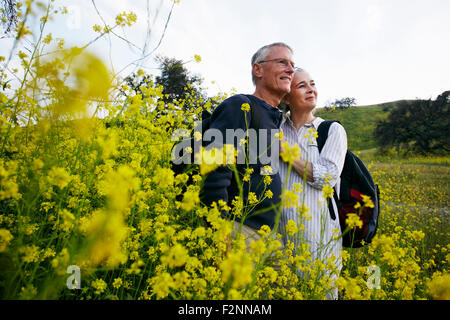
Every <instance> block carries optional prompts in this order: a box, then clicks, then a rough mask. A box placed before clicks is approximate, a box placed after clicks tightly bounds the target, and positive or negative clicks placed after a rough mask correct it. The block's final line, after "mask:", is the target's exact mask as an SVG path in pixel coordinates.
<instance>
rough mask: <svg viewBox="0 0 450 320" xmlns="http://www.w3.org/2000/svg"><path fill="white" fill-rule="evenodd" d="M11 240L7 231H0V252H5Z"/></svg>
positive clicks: (11, 237) (10, 235)
mask: <svg viewBox="0 0 450 320" xmlns="http://www.w3.org/2000/svg"><path fill="white" fill-rule="evenodd" d="M13 238H14V237H13V235H12V234H11V232H9V230H6V229H0V252H3V251H6V248H7V247H8V245H9V243H10V242H11V240H12V239H13Z"/></svg>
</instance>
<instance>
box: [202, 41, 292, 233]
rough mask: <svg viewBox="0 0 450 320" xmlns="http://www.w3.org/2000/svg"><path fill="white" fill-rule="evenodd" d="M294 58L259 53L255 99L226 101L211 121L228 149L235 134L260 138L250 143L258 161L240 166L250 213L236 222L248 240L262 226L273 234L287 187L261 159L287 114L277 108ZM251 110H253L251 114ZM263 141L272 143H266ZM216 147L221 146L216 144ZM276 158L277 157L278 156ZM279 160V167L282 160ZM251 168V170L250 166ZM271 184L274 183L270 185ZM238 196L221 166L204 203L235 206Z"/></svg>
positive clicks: (271, 50) (278, 46) (275, 51)
mask: <svg viewBox="0 0 450 320" xmlns="http://www.w3.org/2000/svg"><path fill="white" fill-rule="evenodd" d="M292 55H293V50H292V49H291V48H290V47H289V46H288V45H286V44H284V43H281V42H278V43H272V44H270V45H266V46H264V47H262V48H260V49H259V50H258V51H257V52H256V53H255V54H254V55H253V57H252V60H251V63H252V81H253V83H254V85H255V91H254V93H253V95H244V94H237V95H234V96H232V97H230V98H228V99H226V100H225V101H223V102H222V103H221V104H220V105H219V106H218V107H217V108H216V109H215V110H214V112H213V115H212V118H211V121H212V122H211V126H210V130H216V131H218V132H220V133H222V137H223V141H220V143H228V142H227V141H225V137H226V136H227V134H229V133H230V129H231V131H235V132H237V131H242V130H244V131H246V130H247V129H254V130H255V132H257V135H256V137H257V139H256V140H257V141H255V140H253V141H252V140H249V141H248V144H250V146H248V147H249V149H248V150H250V153H251V154H250V155H249V158H252V156H253V159H254V160H256V161H255V162H254V163H252V162H251V161H248V160H249V159H248V158H247V161H246V162H247V163H245V162H244V163H242V161H241V162H239V161H238V163H237V166H236V167H237V171H238V172H239V176H240V179H243V185H242V192H243V193H242V195H243V200H244V205H245V204H249V206H248V207H247V210H244V214H242V212H237V215H236V221H238V222H242V223H243V226H242V233H244V234H245V235H246V236H247V237H249V238H251V237H253V236H255V237H257V236H258V234H257V231H258V230H259V229H260V228H261V227H262V226H263V225H267V226H269V227H270V228H271V229H273V227H274V225H275V220H276V216H277V212H279V210H280V208H279V207H280V195H281V187H282V182H281V179H280V176H279V174H278V172H277V171H273V172H272V173H271V174H270V173H269V172H266V173H265V174H263V173H262V172H263V170H261V169H264V167H265V165H267V163H263V162H262V161H261V159H263V158H264V157H262V154H261V153H264V152H267V150H261V149H264V148H259V147H258V146H261V145H263V146H264V145H266V146H269V149H270V145H271V144H273V141H274V140H273V135H272V134H271V133H273V132H274V131H276V130H278V129H279V128H280V125H281V122H282V112H281V111H280V110H279V109H278V108H277V106H278V105H279V103H280V101H281V99H282V98H283V97H284V96H285V95H286V94H287V93H289V91H290V87H291V80H292V75H293V72H294V63H293V62H292ZM243 105H244V107H243ZM248 106H250V108H254V109H253V110H250V111H249V110H248ZM264 130H265V131H266V132H264ZM247 132H248V131H247ZM264 139H267V141H261V140H264ZM236 140H237V139H236ZM215 143H216V145H217V141H215ZM232 143H233V144H234V146H235V147H236V148H237V149H238V147H239V146H240V144H241V145H242V140H241V141H233V142H232ZM264 143H265V144H264ZM256 144H257V145H258V146H256ZM258 148H259V149H260V150H259V153H258V156H255V155H254V154H253V153H254V152H253V151H255V150H257V149H258ZM275 149H276V150H275ZM272 150H273V151H274V152H275V151H276V152H278V148H272ZM269 151H270V150H269ZM276 154H277V155H278V153H276ZM238 160H239V157H238ZM250 160H251V159H250ZM275 160H276V161H278V157H277V158H276V159H275ZM249 162H250V164H248V163H249ZM267 174H269V175H270V179H267V178H266V179H264V178H265V176H266V175H267ZM268 182H270V183H269V184H268ZM267 191H269V192H267ZM239 195H240V188H239V184H238V183H237V181H236V179H235V175H234V173H233V171H232V170H231V169H230V168H228V167H226V166H221V167H219V168H218V169H216V170H215V171H213V172H211V173H210V174H209V175H208V176H207V178H206V179H205V183H204V186H203V189H202V192H201V199H202V201H203V203H204V204H206V205H210V204H212V203H213V202H218V201H219V200H223V201H225V203H227V204H228V205H229V206H232V204H233V200H235V198H236V197H237V196H239ZM255 198H257V199H259V200H260V201H259V203H258V204H256V202H258V201H255V200H256V199H255ZM261 199H262V200H261ZM253 202H255V204H256V205H255V206H253V205H252V203H253ZM249 208H250V209H249ZM224 214H226V213H224ZM235 226H236V223H235Z"/></svg>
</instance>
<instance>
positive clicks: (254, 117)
mask: <svg viewBox="0 0 450 320" xmlns="http://www.w3.org/2000/svg"><path fill="white" fill-rule="evenodd" d="M245 96H246V97H247V98H248V100H249V102H248V103H249V104H250V114H251V121H250V126H249V128H253V129H256V130H258V129H259V128H260V127H261V124H260V123H261V115H260V110H259V107H258V106H256V103H255V100H254V97H253V96H252V95H245ZM211 118H212V113H211V112H209V111H207V110H203V111H202V121H201V128H200V132H201V134H202V136H203V134H204V133H205V131H206V130H208V129H209V127H210V126H211V121H212V120H211ZM193 133H194V130H192V131H191V133H190V136H189V138H188V139H189V140H190V147H191V148H192V150H193V151H194V137H193ZM178 143H179V142H177V143H175V144H174V145H173V147H172V150H171V159H170V169H171V170H172V171H173V172H174V174H175V176H176V175H178V174H182V173H188V172H189V173H190V174H188V181H187V182H186V186H185V187H184V188H183V192H182V193H181V194H179V195H177V197H176V199H177V200H178V201H181V200H182V198H183V193H184V191H185V190H186V187H187V186H188V185H191V184H192V182H193V181H192V176H193V175H194V174H195V173H198V171H199V168H198V165H196V164H195V162H194V156H195V155H194V152H191V153H190V155H189V156H190V164H187V163H184V162H182V163H179V164H176V163H174V162H173V155H172V153H173V152H174V149H175V148H176V146H177V145H178ZM205 144H206V143H205V141H202V146H203V147H206V145H205ZM175 152H176V151H175ZM185 160H186V159H185ZM192 166H193V170H192V172H191V171H190V170H189V168H191V167H192Z"/></svg>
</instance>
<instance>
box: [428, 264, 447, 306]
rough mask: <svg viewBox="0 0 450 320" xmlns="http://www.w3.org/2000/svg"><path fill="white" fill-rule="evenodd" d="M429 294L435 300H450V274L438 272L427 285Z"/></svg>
mask: <svg viewBox="0 0 450 320" xmlns="http://www.w3.org/2000/svg"><path fill="white" fill-rule="evenodd" d="M427 288H428V292H429V293H430V294H431V296H432V297H433V298H434V299H437V300H450V274H449V273H447V272H445V273H444V274H442V273H441V272H439V271H437V272H435V273H434V274H433V277H432V279H431V280H430V281H429V282H428V284H427Z"/></svg>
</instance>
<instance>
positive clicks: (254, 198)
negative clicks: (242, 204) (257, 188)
mask: <svg viewBox="0 0 450 320" xmlns="http://www.w3.org/2000/svg"><path fill="white" fill-rule="evenodd" d="M256 203H258V197H257V196H256V194H255V193H254V192H249V193H248V204H250V205H251V204H256Z"/></svg>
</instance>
